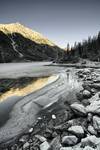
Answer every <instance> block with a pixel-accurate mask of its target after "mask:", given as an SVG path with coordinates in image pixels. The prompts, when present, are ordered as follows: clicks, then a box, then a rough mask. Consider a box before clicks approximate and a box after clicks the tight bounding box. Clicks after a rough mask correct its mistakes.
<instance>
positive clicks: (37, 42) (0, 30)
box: [0, 22, 62, 62]
mask: <svg viewBox="0 0 100 150" xmlns="http://www.w3.org/2000/svg"><path fill="white" fill-rule="evenodd" d="M58 55H60V56H62V49H60V48H59V47H58V46H56V45H55V44H54V43H53V42H51V41H50V40H48V39H47V38H45V37H44V36H43V35H42V34H40V33H38V32H35V31H33V30H31V29H29V28H27V27H25V26H24V25H22V24H20V23H18V22H17V23H11V24H0V62H13V61H17V62H18V61H42V60H49V61H51V60H54V59H58Z"/></svg>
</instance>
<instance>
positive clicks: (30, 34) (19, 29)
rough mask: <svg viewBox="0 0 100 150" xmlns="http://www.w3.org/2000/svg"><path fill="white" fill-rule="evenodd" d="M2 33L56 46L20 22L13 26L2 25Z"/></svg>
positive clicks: (0, 29)
mask: <svg viewBox="0 0 100 150" xmlns="http://www.w3.org/2000/svg"><path fill="white" fill-rule="evenodd" d="M0 31H3V32H4V33H5V34H12V33H19V34H22V35H23V36H24V37H25V38H29V39H31V40H32V41H35V42H36V43H39V44H47V45H50V46H54V45H55V44H54V43H53V42H51V41H50V40H48V39H47V38H46V37H44V36H43V35H42V34H40V33H38V32H36V31H33V30H31V29H29V28H27V27H25V26H24V25H22V24H20V23H19V22H16V23H11V24H0Z"/></svg>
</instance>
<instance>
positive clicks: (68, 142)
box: [62, 135, 78, 146]
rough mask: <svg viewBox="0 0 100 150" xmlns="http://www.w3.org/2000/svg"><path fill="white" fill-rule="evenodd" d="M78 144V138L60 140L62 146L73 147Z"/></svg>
mask: <svg viewBox="0 0 100 150" xmlns="http://www.w3.org/2000/svg"><path fill="white" fill-rule="evenodd" d="M77 142H78V138H77V137H76V136H74V135H70V136H64V137H63V138H62V145H66V146H73V145H75V144H76V143H77Z"/></svg>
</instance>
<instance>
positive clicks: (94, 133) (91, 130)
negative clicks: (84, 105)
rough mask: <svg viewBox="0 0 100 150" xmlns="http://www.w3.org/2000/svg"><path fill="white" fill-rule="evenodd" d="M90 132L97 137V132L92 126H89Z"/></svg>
mask: <svg viewBox="0 0 100 150" xmlns="http://www.w3.org/2000/svg"><path fill="white" fill-rule="evenodd" d="M88 132H89V133H90V134H92V135H97V131H96V130H95V129H94V127H93V126H92V125H89V126H88Z"/></svg>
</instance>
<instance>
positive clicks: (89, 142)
mask: <svg viewBox="0 0 100 150" xmlns="http://www.w3.org/2000/svg"><path fill="white" fill-rule="evenodd" d="M99 143H100V139H99V138H97V137H96V136H95V135H91V136H88V137H86V138H84V139H82V140H81V147H83V148H84V147H85V146H90V147H93V148H95V147H96V146H97V145H98V144H99Z"/></svg>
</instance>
